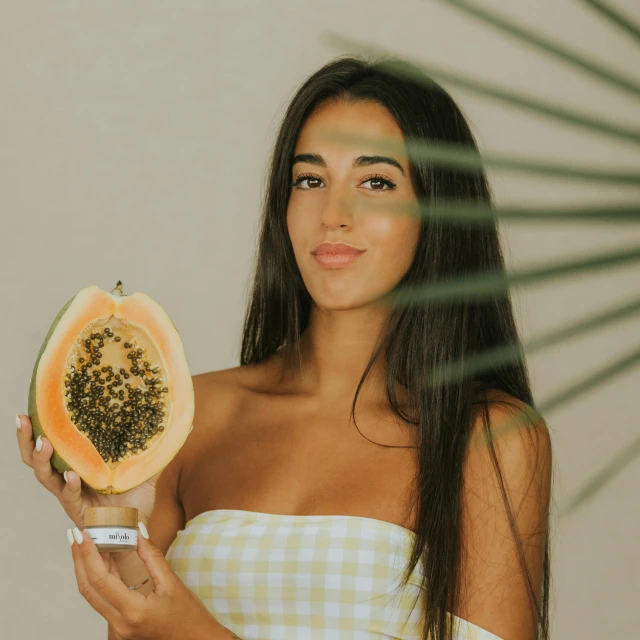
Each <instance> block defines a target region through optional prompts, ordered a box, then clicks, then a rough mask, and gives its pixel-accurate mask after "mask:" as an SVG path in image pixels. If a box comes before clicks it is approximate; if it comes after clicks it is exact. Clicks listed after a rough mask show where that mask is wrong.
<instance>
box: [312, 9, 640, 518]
mask: <svg viewBox="0 0 640 640" xmlns="http://www.w3.org/2000/svg"><path fill="white" fill-rule="evenodd" d="M443 1H444V2H448V4H450V5H451V6H452V7H455V8H457V9H459V10H461V11H464V12H466V13H467V14H468V15H472V16H474V17H475V18H477V19H479V20H481V21H482V22H484V23H485V24H489V25H491V26H492V27H494V28H497V29H499V30H501V31H502V32H503V33H507V34H509V35H510V36H511V37H513V38H515V39H516V40H517V41H518V42H520V43H524V44H526V45H527V46H533V47H535V48H537V49H538V50H540V51H543V52H544V53H545V54H547V55H550V56H552V57H553V58H554V59H555V60H557V61H561V62H563V63H567V64H570V65H572V66H573V67H575V68H577V69H579V70H580V71H581V72H583V73H586V74H588V75H590V76H591V77H594V78H597V79H598V80H599V81H601V82H605V83H607V84H609V85H610V86H613V87H615V88H616V89H619V90H623V91H625V92H627V93H630V94H632V95H634V96H639V95H640V79H635V78H630V77H628V76H625V75H623V74H622V73H620V72H619V71H616V70H614V69H611V68H608V67H606V66H605V65H604V64H602V63H601V62H599V61H597V60H594V59H590V58H588V57H587V56H585V55H582V54H580V53H577V52H575V51H572V50H571V49H569V48H568V47H566V46H564V45H562V44H560V43H558V42H555V41H553V40H552V39H550V38H548V37H546V36H544V35H542V34H540V33H536V32H535V31H534V30H532V29H529V28H526V27H523V26H522V25H519V24H516V23H515V22H514V21H511V20H507V19H506V18H504V17H503V16H501V15H499V14H498V13H496V12H494V11H491V10H488V9H486V8H483V7H480V6H478V5H477V4H474V3H470V2H467V1H466V0H443ZM582 1H583V2H584V3H585V4H586V5H588V7H589V8H591V9H593V10H594V11H596V12H598V14H599V15H601V16H604V17H605V18H606V19H607V20H608V21H609V22H611V23H612V24H614V25H616V26H617V27H619V28H620V29H622V30H624V31H625V33H626V34H628V35H631V36H632V37H633V38H634V39H636V40H640V28H639V27H638V26H637V25H636V24H634V23H633V22H632V21H631V19H629V18H628V17H627V16H625V15H623V13H622V12H620V11H619V10H617V9H613V8H612V7H610V6H609V5H608V4H606V3H605V2H602V1H601V0H582ZM324 39H325V42H326V43H327V44H328V45H329V46H330V47H336V48H338V49H340V50H343V51H349V52H354V53H359V54H363V55H369V56H375V57H376V58H378V59H379V64H381V65H382V66H383V67H385V68H386V70H387V71H388V72H389V73H395V74H397V75H399V76H404V77H407V76H408V77H409V79H411V80H413V81H416V82H425V79H424V77H423V76H421V75H420V73H419V72H420V71H422V72H424V73H426V74H427V76H429V77H431V78H433V79H434V80H436V81H439V82H443V83H449V84H452V85H454V86H457V87H461V88H463V89H466V90H468V91H470V92H472V93H475V94H478V95H481V96H484V97H486V98H489V99H491V100H494V101H498V102H502V103H506V104H508V105H510V106H512V107H515V108H517V109H520V110H524V111H527V112H531V113H534V114H536V115H538V116H543V117H546V118H551V119H554V120H556V121H560V122H562V123H564V124H566V125H569V126H573V127H581V128H582V129H584V130H588V131H589V132H591V133H599V134H601V135H605V136H608V137H610V138H614V139H616V140H617V141H618V142H622V143H627V144H631V145H635V146H637V145H639V144H640V130H639V129H637V128H635V127H633V126H628V125H624V124H620V123H618V122H614V121H610V120H606V119H604V118H602V117H599V116H596V115H593V114H590V113H588V112H584V111H578V110H576V109H573V108H569V107H566V106H563V105H560V104H554V103H551V102H549V101H546V100H542V99H540V98H537V97H535V96H533V95H530V94H525V93H522V92H517V91H513V90H511V89H507V88H505V87H501V86H496V85H494V84H491V83H489V82H486V81H482V80H476V79H474V78H471V77H469V76H465V75H464V74H462V73H460V72H458V71H452V70H449V69H443V68H442V67H438V66H437V65H435V64H433V63H426V62H424V61H421V60H416V59H414V58H410V57H408V56H404V55H401V54H398V53H396V52H394V51H390V50H388V49H385V48H383V47H380V46H375V45H372V44H370V43H363V42H358V41H356V40H353V39H348V38H345V37H343V36H341V35H339V34H336V33H332V32H328V33H325V36H324ZM385 56H387V57H389V56H391V59H387V58H385ZM393 58H401V59H404V60H407V61H410V62H411V63H413V65H415V67H416V68H417V69H418V72H417V73H415V72H412V70H411V69H410V68H408V67H406V66H404V65H402V64H401V63H400V64H399V63H398V62H396V60H394V59H393ZM327 136H329V137H331V139H333V140H340V141H342V142H344V143H345V144H349V143H354V142H368V143H374V144H375V145H377V146H378V148H380V149H386V150H395V151H398V150H399V149H398V147H399V145H398V143H397V142H394V141H391V140H381V139H376V140H373V139H371V138H366V139H365V138H362V137H361V136H353V135H351V134H347V133H345V132H337V131H332V132H327ZM402 151H403V152H404V151H406V152H407V153H408V154H409V156H410V157H416V158H422V159H429V160H430V161H431V162H432V163H434V164H436V165H447V166H453V167H457V168H458V169H462V170H466V171H474V170H481V169H482V168H485V167H493V168H499V169H503V170H508V171H518V172H526V173H529V174H538V175H544V176H547V177H556V178H564V179H567V178H568V179H575V180H582V181H587V182H590V183H599V184H602V183H606V184H612V185H617V186H619V187H620V186H624V187H638V186H640V179H639V178H640V174H639V173H638V172H637V171H628V170H626V169H625V170H623V169H610V168H603V167H592V166H577V165H576V164H575V163H573V166H567V163H566V162H565V163H559V162H553V161H551V160H545V161H540V160H535V161H534V160H528V159H523V158H516V157H512V156H511V157H508V156H501V155H496V154H493V155H488V156H483V157H480V156H479V155H478V154H477V153H475V152H470V151H469V150H463V149H459V148H455V147H451V146H446V145H442V144H438V145H435V144H433V143H426V142H423V141H420V142H415V141H413V140H411V141H406V143H405V145H403V146H402ZM378 207H381V208H383V209H384V210H385V212H388V211H389V210H391V211H393V212H394V213H398V214H399V215H419V216H423V217H426V216H435V217H442V216H447V217H450V218H451V219H458V220H464V221H465V223H469V222H470V221H472V222H474V223H478V224H487V223H488V224H493V223H494V222H495V219H500V218H502V219H505V218H507V219H510V220H512V221H515V222H517V221H532V220H536V221H544V222H545V223H548V222H563V223H566V222H571V223H575V224H578V223H581V222H589V223H592V222H598V223H606V224H628V223H637V222H638V219H639V215H638V213H639V211H640V205H636V204H631V205H628V204H619V203H610V204H607V205H594V206H591V207H586V206H576V207H544V208H541V207H531V206H528V207H527V206H525V207H514V206H510V207H504V208H500V207H498V208H493V207H487V206H486V205H482V204H478V203H467V202H458V201H445V202H437V203H430V202H425V201H423V200H419V201H418V202H417V203H393V204H392V205H390V204H389V203H388V202H387V203H372V206H371V209H372V212H375V211H376V210H377V209H378V210H380V209H379V208H378ZM639 258H640V247H638V246H637V245H635V246H631V247H627V248H623V249H618V250H615V251H607V252H604V253H601V254H599V255H592V256H586V257H579V258H571V259H568V260H563V261H559V262H556V263H554V264H550V265H549V264H546V265H539V266H535V267H531V268H528V269H524V270H521V271H516V272H511V273H508V274H506V275H505V274H497V273H493V272H487V273H482V274H479V275H476V276H472V277H468V278H456V279H452V280H448V281H444V282H437V283H434V284H431V285H428V286H422V287H413V288H403V289H401V290H400V291H395V292H393V293H392V294H388V295H389V296H390V297H392V298H393V299H394V300H395V302H396V303H398V304H403V303H409V302H411V301H416V300H421V301H427V300H428V301H430V302H437V301H449V300H455V299H459V298H469V297H472V298H482V297H485V296H493V295H496V294H500V293H502V292H505V291H506V290H507V289H508V288H509V287H510V286H513V285H518V286H521V285H530V284H540V283H544V282H548V281H551V280H554V279H557V278H559V277H567V276H577V275H582V274H588V273H589V272H591V271H593V270H600V269H603V268H613V267H618V266H622V265H624V264H628V263H631V264H633V263H634V262H637V260H638V259H639ZM639 310H640V299H635V300H632V301H631V302H628V303H622V304H620V305H618V306H616V307H613V308H611V309H608V310H605V311H603V312H600V313H597V314H595V315H593V316H591V317H590V318H586V319H582V320H580V321H578V322H576V323H572V324H569V325H567V326H565V327H562V328H560V329H555V330H552V331H549V332H547V333H546V334H544V335H542V336H538V337H536V338H533V339H531V340H529V341H528V342H525V343H523V344H514V345H501V346H499V347H497V348H494V349H491V350H488V351H486V352H484V353H480V354H477V355H475V356H474V357H473V358H467V359H466V360H465V361H464V362H456V363H448V364H447V366H445V367H440V368H439V369H438V370H437V371H436V372H435V375H434V378H433V381H434V383H439V382H441V381H442V380H451V379H454V378H455V377H456V376H459V375H462V373H463V371H464V373H465V375H468V374H469V372H470V371H482V370H485V369H486V368H489V367H495V366H498V365H504V364H508V363H509V362H513V361H515V360H517V359H518V358H521V357H522V352H523V350H524V351H528V352H530V353H531V352H533V351H537V350H540V349H543V348H547V347H551V346H554V345H558V344H560V343H562V342H564V341H566V340H568V339H570V338H573V337H576V336H578V335H581V334H585V333H587V332H589V331H594V330H596V329H599V328H603V327H605V326H609V325H611V324H612V323H614V322H618V321H620V320H622V319H624V318H627V317H630V316H633V315H635V314H637V313H638V311H639ZM639 363H640V347H635V348H633V349H632V350H631V351H630V352H629V353H627V354H626V355H624V356H622V357H620V358H618V359H617V360H615V361H613V362H611V363H609V364H606V365H603V366H602V367H600V368H599V369H597V370H596V371H594V372H592V373H590V374H587V375H585V376H583V377H582V378H581V379H579V380H577V381H572V382H571V383H569V384H567V385H566V386H565V387H564V388H562V389H560V390H558V391H556V392H555V393H553V394H552V395H551V396H549V397H547V398H545V399H543V401H542V402H539V403H537V404H536V410H537V412H539V413H540V414H546V413H549V412H551V411H554V410H557V409H558V408H559V407H562V406H564V405H566V404H568V403H570V402H573V401H574V400H576V399H577V398H579V397H580V396H582V395H583V394H585V393H587V392H590V391H593V390H595V389H597V388H598V387H600V386H602V385H604V384H605V383H607V382H609V381H611V380H612V379H613V378H614V377H615V376H619V375H621V374H623V373H625V372H627V371H629V370H631V369H632V368H633V367H635V366H637V365H638V364H639ZM525 412H526V413H525ZM530 418H531V415H530V409H525V410H524V411H521V412H516V413H515V415H514V416H513V417H512V418H511V419H509V420H506V421H504V422H503V423H501V424H500V425H499V426H498V429H497V433H496V436H495V437H502V436H503V435H505V434H506V433H508V432H509V431H510V430H511V429H514V428H518V427H520V426H522V425H529V424H530ZM639 456H640V436H638V437H637V438H635V439H634V440H632V442H631V443H629V444H628V445H627V446H625V447H624V449H622V450H621V451H620V452H618V453H617V454H616V455H615V456H614V457H613V458H612V459H611V460H608V461H606V462H604V463H603V464H602V467H601V468H600V469H599V470H598V471H597V472H596V473H595V474H594V475H593V476H592V477H591V478H590V479H588V480H587V481H586V482H585V483H584V484H583V485H582V487H580V488H579V489H578V490H577V491H576V492H575V493H574V494H573V495H572V496H571V497H570V498H569V499H568V500H566V502H565V504H564V505H563V507H562V508H561V510H560V515H561V516H566V515H569V514H571V513H573V512H574V511H575V510H576V509H578V508H579V507H580V506H582V505H584V504H585V503H586V502H587V501H588V500H589V499H590V498H592V497H593V496H595V495H596V494H597V493H598V492H599V491H600V490H601V489H602V488H603V487H604V486H605V485H606V484H608V483H609V482H610V481H611V480H612V479H613V478H614V477H616V475H617V474H619V473H620V472H621V471H622V470H623V469H624V468H626V467H627V466H628V465H629V464H631V462H632V461H633V460H635V459H636V458H637V457H639Z"/></svg>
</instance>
